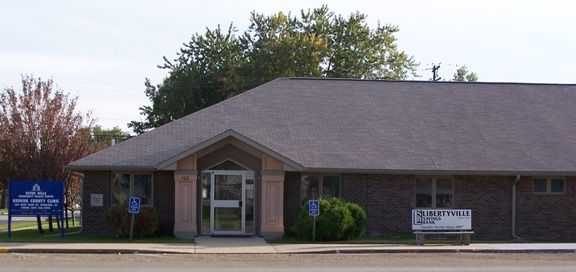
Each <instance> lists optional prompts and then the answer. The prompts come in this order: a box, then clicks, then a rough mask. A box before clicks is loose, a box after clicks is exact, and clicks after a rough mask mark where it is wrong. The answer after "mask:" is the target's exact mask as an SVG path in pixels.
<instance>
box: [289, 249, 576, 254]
mask: <svg viewBox="0 0 576 272" xmlns="http://www.w3.org/2000/svg"><path fill="white" fill-rule="evenodd" d="M374 253H384V254H393V253H426V254H430V253H484V254H526V253H576V249H362V250H357V249H334V250H324V251H322V250H317V251H306V252H283V253H279V254H374Z"/></svg>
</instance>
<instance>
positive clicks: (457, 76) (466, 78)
mask: <svg viewBox="0 0 576 272" xmlns="http://www.w3.org/2000/svg"><path fill="white" fill-rule="evenodd" d="M452 81H459V82H476V81H478V75H476V73H474V72H469V71H468V68H467V67H466V66H461V67H460V68H458V70H456V72H455V73H454V77H453V78H452Z"/></svg>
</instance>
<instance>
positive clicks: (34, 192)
mask: <svg viewBox="0 0 576 272" xmlns="http://www.w3.org/2000/svg"><path fill="white" fill-rule="evenodd" d="M8 192H9V202H10V204H9V205H8V238H10V237H11V235H12V216H59V217H60V236H61V237H64V182H62V181H45V180H11V181H10V182H9V183H8Z"/></svg>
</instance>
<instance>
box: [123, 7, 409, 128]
mask: <svg viewBox="0 0 576 272" xmlns="http://www.w3.org/2000/svg"><path fill="white" fill-rule="evenodd" d="M250 22H251V24H250V26H249V27H248V30H246V31H245V32H243V33H242V34H241V35H238V31H237V30H236V29H235V28H234V27H233V26H232V25H231V26H230V27H229V28H228V29H226V30H223V29H221V28H220V27H217V28H216V29H207V30H206V32H205V33H204V34H202V35H200V34H195V35H194V36H192V38H191V40H190V41H189V42H188V43H186V44H184V46H183V48H181V49H180V52H179V53H178V57H177V58H176V59H175V60H173V61H170V60H168V59H167V58H166V57H164V64H163V65H160V66H159V68H161V69H167V70H168V72H169V75H168V77H167V78H166V79H164V81H163V82H162V84H158V85H156V86H154V85H153V84H152V83H151V82H150V80H148V79H147V80H146V82H145V85H146V91H145V93H146V96H147V97H148V99H149V100H150V102H151V104H152V105H150V106H142V107H141V108H140V110H141V114H142V115H143V116H145V120H144V121H132V122H130V124H128V126H129V127H131V128H132V129H133V130H134V131H135V132H136V133H142V132H144V131H145V130H147V129H151V128H154V127H157V126H160V125H162V124H165V123H168V122H170V121H173V120H175V119H178V118H180V117H182V116H185V115H187V114H190V113H192V112H195V111H198V110H200V109H203V108H205V107H208V106H210V105H213V104H215V103H218V102H220V101H222V100H224V99H226V98H229V97H231V96H234V95H236V94H239V93H241V92H243V91H245V90H248V89H251V88H253V87H256V86H258V85H260V84H262V83H264V82H267V81H270V80H272V79H274V78H277V77H281V76H305V77H306V76H310V77H340V78H364V79H395V80H401V79H406V78H407V77H408V76H409V75H415V68H416V63H415V61H414V60H413V58H412V57H411V56H409V55H407V54H406V53H405V52H403V51H401V50H399V49H398V47H397V44H396V38H395V36H394V35H395V34H396V33H397V32H398V31H399V29H398V28H397V27H396V26H392V25H378V26H377V27H376V28H370V27H369V26H368V25H367V23H366V15H364V14H361V13H358V12H356V13H353V14H351V15H350V16H348V17H343V16H340V15H336V14H334V13H333V12H331V11H330V10H329V9H328V8H327V7H326V6H323V7H321V8H317V9H314V10H308V11H304V10H303V11H301V12H300V16H292V15H290V14H284V13H281V12H280V13H277V14H274V15H270V16H266V15H263V14H258V13H255V12H253V13H252V14H251V17H250Z"/></svg>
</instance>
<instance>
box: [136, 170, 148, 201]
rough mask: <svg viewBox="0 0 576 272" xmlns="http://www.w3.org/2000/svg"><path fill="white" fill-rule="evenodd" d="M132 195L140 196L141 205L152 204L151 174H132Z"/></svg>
mask: <svg viewBox="0 0 576 272" xmlns="http://www.w3.org/2000/svg"><path fill="white" fill-rule="evenodd" d="M134 196H137V197H139V198H140V204H141V205H150V204H152V176H151V175H134Z"/></svg>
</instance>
